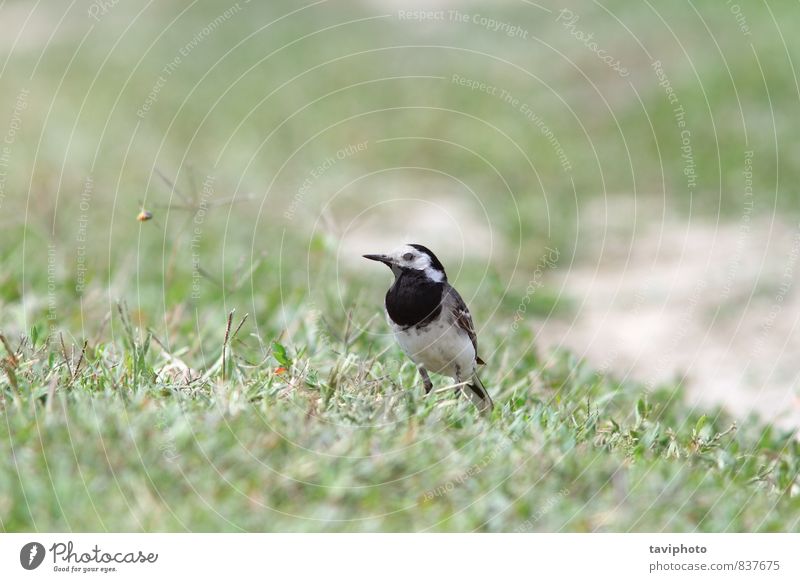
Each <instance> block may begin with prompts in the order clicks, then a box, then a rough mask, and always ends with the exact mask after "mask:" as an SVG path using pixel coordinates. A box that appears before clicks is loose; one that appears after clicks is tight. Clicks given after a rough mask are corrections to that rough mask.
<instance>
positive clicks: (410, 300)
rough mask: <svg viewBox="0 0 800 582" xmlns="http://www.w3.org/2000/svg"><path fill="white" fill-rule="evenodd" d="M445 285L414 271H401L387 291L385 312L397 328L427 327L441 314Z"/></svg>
mask: <svg viewBox="0 0 800 582" xmlns="http://www.w3.org/2000/svg"><path fill="white" fill-rule="evenodd" d="M443 291H444V283H437V282H435V281H431V280H430V279H428V278H427V277H426V276H425V274H424V273H423V272H421V271H417V270H404V271H403V272H402V273H401V274H400V276H399V277H397V279H396V280H395V282H394V285H392V286H391V287H390V288H389V291H387V292H386V311H387V312H388V313H389V317H390V318H391V319H392V321H393V322H395V323H396V324H397V325H402V326H404V327H407V326H412V325H419V324H423V325H424V324H426V323H429V322H431V321H433V320H434V319H436V317H437V316H438V315H439V314H440V313H441V311H442V292H443Z"/></svg>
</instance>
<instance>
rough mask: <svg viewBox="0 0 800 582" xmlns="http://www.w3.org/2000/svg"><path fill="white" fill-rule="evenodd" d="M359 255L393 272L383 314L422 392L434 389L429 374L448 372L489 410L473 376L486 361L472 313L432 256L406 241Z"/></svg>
mask: <svg viewBox="0 0 800 582" xmlns="http://www.w3.org/2000/svg"><path fill="white" fill-rule="evenodd" d="M363 257H364V258H365V259H369V260H371V261H377V262H379V263H383V264H384V265H386V266H388V267H389V268H390V269H391V270H392V273H393V274H394V283H393V284H392V286H391V287H390V288H389V290H388V291H387V292H386V298H385V302H384V305H385V309H386V317H387V320H388V322H389V325H390V326H391V328H392V331H393V333H394V337H395V339H396V340H397V343H398V344H400V348H401V349H402V350H403V352H405V354H406V355H407V356H408V357H409V358H410V359H411V360H412V361H413V362H414V363H415V364H416V365H417V369H418V370H419V373H420V376H421V377H422V381H423V383H424V385H425V393H426V394H428V393H430V391H431V390H432V388H433V382H432V381H431V378H430V375H429V374H428V372H433V373H435V374H441V375H444V376H449V377H450V378H453V380H455V382H456V384H458V385H459V386H458V390H459V393H460V392H462V391H463V392H465V393H466V394H467V395H468V396H469V397H470V399H471V400H472V402H473V403H474V404H475V405H476V406H477V408H478V410H479V411H480V412H482V413H488V412H491V410H492V408H493V407H494V403H493V402H492V398H491V397H490V396H489V392H488V391H487V390H486V388H485V387H484V385H483V383H482V382H481V380H480V378H479V377H478V374H477V370H478V366H479V365H483V364H484V361H483V360H482V359H481V358H480V356H479V355H478V337H477V334H476V333H475V325H474V324H473V322H472V315H471V314H470V312H469V309H468V308H467V305H466V303H464V300H463V299H462V298H461V295H459V293H458V291H456V289H455V288H454V287H453V286H452V285H450V283H448V281H447V273H445V270H444V266H443V265H442V263H441V262H440V261H439V259H438V258H436V255H434V254H433V252H432V251H431V250H430V249H429V248H427V247H425V246H423V245H421V244H406V245H403V246H401V247H399V248H397V249H395V250H394V251H392V252H390V253H388V254H371V255H363Z"/></svg>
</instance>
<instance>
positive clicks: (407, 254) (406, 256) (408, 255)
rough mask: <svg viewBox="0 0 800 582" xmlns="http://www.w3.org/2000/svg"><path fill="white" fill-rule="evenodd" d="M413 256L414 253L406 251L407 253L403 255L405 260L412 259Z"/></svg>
mask: <svg viewBox="0 0 800 582" xmlns="http://www.w3.org/2000/svg"><path fill="white" fill-rule="evenodd" d="M413 258H414V253H406V254H404V255H403V260H404V261H410V260H412V259H413Z"/></svg>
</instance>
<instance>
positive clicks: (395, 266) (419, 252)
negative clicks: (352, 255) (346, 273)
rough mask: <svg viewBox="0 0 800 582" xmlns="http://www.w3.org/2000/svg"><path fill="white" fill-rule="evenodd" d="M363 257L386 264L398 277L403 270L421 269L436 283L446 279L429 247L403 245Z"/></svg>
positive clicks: (441, 267) (440, 264) (440, 265)
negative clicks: (381, 253) (385, 252)
mask: <svg viewBox="0 0 800 582" xmlns="http://www.w3.org/2000/svg"><path fill="white" fill-rule="evenodd" d="M364 258H365V259H369V260H370V261H378V262H380V263H383V264H384V265H386V266H388V267H389V268H390V269H391V270H392V272H393V273H394V276H395V277H399V276H400V275H401V274H402V273H403V272H404V271H406V272H407V271H421V272H422V273H424V274H425V276H426V277H427V278H428V279H430V280H432V281H436V282H437V283H439V282H442V281H446V280H447V274H445V272H444V267H443V266H442V263H441V262H439V259H437V258H436V255H434V254H433V252H432V251H431V250H430V249H429V248H427V247H424V246H422V245H416V244H408V245H403V246H401V247H399V248H397V249H395V250H393V251H392V252H390V253H388V254H385V255H364Z"/></svg>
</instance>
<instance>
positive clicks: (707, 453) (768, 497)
mask: <svg viewBox="0 0 800 582" xmlns="http://www.w3.org/2000/svg"><path fill="white" fill-rule="evenodd" d="M120 314H121V315H120ZM120 314H118V315H116V316H115V319H118V320H119V321H118V324H119V326H120V328H121V329H123V330H124V331H123V335H122V337H121V338H119V340H118V341H116V342H113V343H100V344H95V345H89V346H87V348H86V349H85V351H82V350H81V347H80V346H77V345H76V346H69V345H67V346H66V347H65V348H64V349H61V348H60V346H56V345H52V344H50V345H48V344H46V343H44V341H43V340H42V339H41V338H40V339H39V340H38V341H34V339H33V338H32V337H29V338H26V340H25V341H23V342H22V345H21V347H20V348H15V347H12V346H11V345H10V344H11V342H10V341H7V342H6V344H8V347H9V348H10V349H11V352H12V353H10V354H6V357H5V359H4V371H5V374H6V387H5V389H4V391H3V397H4V401H3V404H2V406H3V412H4V414H3V417H4V421H5V423H6V430H7V431H8V432H7V434H8V435H11V436H12V437H13V438H12V439H10V440H6V439H4V440H3V441H2V447H3V450H2V451H0V452H1V453H2V454H1V455H0V479H2V487H0V491H2V494H0V515H2V516H3V522H2V526H3V528H4V529H5V530H6V531H29V530H74V531H85V530H110V531H116V530H125V531H139V530H142V531H175V530H177V531H183V530H190V531H217V530H224V531H241V530H244V531H340V530H343V531H407V530H411V531H423V530H425V531H538V530H543V531H654V530H655V531H662V530H664V531H796V530H797V529H798V524H800V495H798V490H799V489H800V479H799V478H798V475H799V474H800V443H798V441H797V440H796V438H795V437H794V435H793V434H792V433H790V432H781V431H778V430H775V429H773V428H770V427H767V426H763V425H761V424H760V423H759V422H758V421H757V419H748V420H747V421H746V422H742V423H741V424H739V425H738V426H737V425H736V424H734V422H733V421H732V420H731V419H730V418H728V417H727V416H726V415H725V414H724V413H722V412H720V411H698V410H695V409H693V408H691V407H689V406H687V405H686V404H685V403H684V401H683V398H682V394H681V392H680V390H679V389H678V388H675V387H670V386H665V387H661V388H659V389H658V390H655V391H653V392H652V393H649V394H648V393H646V392H644V391H643V390H642V389H641V387H639V386H637V385H635V384H631V383H619V382H615V381H614V380H612V379H610V378H606V377H600V376H598V375H597V374H595V373H594V372H593V371H592V370H591V369H590V368H588V367H587V366H586V365H584V364H582V363H580V362H578V361H575V360H574V358H572V357H571V356H570V355H569V354H559V355H555V356H553V357H552V358H548V359H547V360H546V361H538V360H537V358H536V356H535V355H534V354H532V353H530V352H528V351H515V350H514V348H513V347H510V346H509V347H508V348H507V349H506V350H504V353H502V354H495V355H494V359H495V360H500V361H502V362H505V363H506V364H507V366H506V369H507V370H508V371H507V373H505V374H504V375H501V373H500V372H499V369H497V368H495V369H489V370H487V371H486V374H485V381H486V383H487V385H490V386H491V387H492V390H493V393H494V395H495V400H496V402H497V403H498V406H497V409H496V410H495V412H494V414H493V416H492V417H491V418H490V419H486V420H484V419H482V418H481V417H479V416H478V415H477V414H476V413H475V410H474V409H472V408H471V407H470V405H469V404H468V403H467V402H466V400H465V399H457V398H454V397H453V396H452V391H451V390H449V389H447V387H446V386H442V385H441V384H440V385H439V391H438V392H437V393H436V394H435V395H434V396H433V397H427V398H426V397H423V396H422V394H421V392H422V391H421V389H420V388H419V386H417V388H416V389H412V390H409V388H411V387H412V386H413V385H415V383H416V384H418V381H417V378H416V377H415V372H414V370H413V368H412V367H411V366H410V365H409V364H408V363H407V362H406V361H404V360H403V359H402V358H400V357H399V354H398V353H397V351H396V348H392V347H390V344H389V341H388V339H387V338H381V339H380V340H379V341H375V340H374V339H373V338H372V337H371V336H373V335H375V334H376V333H377V332H378V331H379V330H378V329H375V328H379V327H380V325H378V323H375V322H373V323H374V324H373V325H372V326H371V327H370V328H367V329H363V330H359V331H353V330H355V329H360V328H359V327H358V325H357V324H356V323H357V322H352V325H351V326H350V331H348V330H346V329H345V328H333V329H329V328H327V327H325V325H324V324H322V323H320V322H319V321H316V320H313V319H309V318H306V320H305V321H304V322H303V323H302V324H300V325H299V326H298V328H297V329H296V330H295V332H294V337H295V338H300V337H302V338H306V339H307V341H306V342H305V343H303V344H299V343H295V342H292V343H290V344H289V343H287V344H286V345H284V344H280V343H277V342H275V343H273V344H272V345H271V347H270V348H269V356H268V357H267V358H266V359H265V360H264V361H254V360H257V359H258V358H257V357H254V356H257V354H258V353H259V349H260V348H259V344H260V343H266V341H267V339H266V338H256V337H253V336H252V335H251V334H250V333H249V332H250V331H251V330H252V328H251V326H249V325H248V323H247V322H245V323H244V324H243V325H242V326H241V328H240V329H239V330H238V333H235V332H236V329H237V327H238V326H239V323H240V320H239V319H238V318H234V319H233V321H232V326H231V330H230V331H229V333H228V335H229V341H228V342H227V344H225V343H224V339H223V338H224V336H225V335H226V332H225V325H224V322H221V325H220V329H219V331H220V334H219V335H220V337H219V343H218V347H217V349H216V351H214V352H212V353H208V352H207V353H206V354H205V355H206V357H208V358H209V360H210V362H209V364H208V365H207V366H206V367H205V368H203V369H201V370H197V371H188V367H189V366H188V365H186V364H185V363H184V361H183V360H182V359H181V356H179V355H175V354H169V353H168V352H166V351H165V350H164V349H163V348H161V347H160V345H159V342H158V341H156V338H155V336H154V335H152V334H151V333H144V332H142V331H139V330H136V329H134V328H133V326H132V325H131V324H130V323H129V322H127V317H126V316H125V311H124V309H123V310H121V311H120ZM345 327H347V325H346V326H345ZM223 346H224V348H223ZM223 350H224V351H223ZM378 351H380V353H377V352H378ZM183 357H184V358H186V359H189V360H191V358H192V354H184V355H183ZM187 380H189V381H187ZM6 430H4V431H3V432H4V433H5V432H6Z"/></svg>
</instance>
